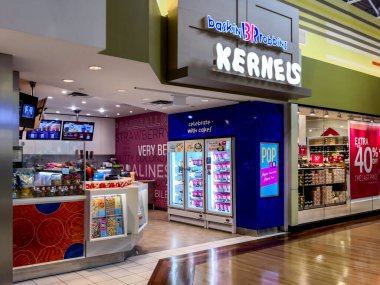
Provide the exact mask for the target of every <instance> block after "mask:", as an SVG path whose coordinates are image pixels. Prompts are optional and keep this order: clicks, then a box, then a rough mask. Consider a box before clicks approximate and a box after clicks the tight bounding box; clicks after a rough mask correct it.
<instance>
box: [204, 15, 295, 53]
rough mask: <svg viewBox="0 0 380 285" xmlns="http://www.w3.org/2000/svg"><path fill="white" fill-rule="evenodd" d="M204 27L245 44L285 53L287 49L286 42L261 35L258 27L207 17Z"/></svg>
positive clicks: (278, 38)
mask: <svg viewBox="0 0 380 285" xmlns="http://www.w3.org/2000/svg"><path fill="white" fill-rule="evenodd" d="M206 25H207V28H208V29H214V30H216V31H218V32H220V33H225V34H231V35H233V36H236V37H238V38H240V39H242V40H243V41H245V42H250V43H255V44H264V45H266V46H270V47H272V46H273V47H279V48H282V49H283V50H285V51H286V50H287V49H288V42H287V41H284V40H282V39H281V38H280V37H276V36H271V35H264V34H262V33H261V32H260V29H259V27H257V26H256V25H255V24H251V23H248V22H241V23H240V25H238V24H236V23H233V22H231V21H230V20H227V21H223V22H221V21H217V20H215V19H213V18H212V17H211V16H210V15H208V16H207V19H206Z"/></svg>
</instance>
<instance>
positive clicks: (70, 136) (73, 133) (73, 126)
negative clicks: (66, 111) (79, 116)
mask: <svg viewBox="0 0 380 285" xmlns="http://www.w3.org/2000/svg"><path fill="white" fill-rule="evenodd" d="M94 128H95V123H88V122H71V121H70V122H69V121H66V122H63V128H62V140H67V141H92V139H93V137H94Z"/></svg>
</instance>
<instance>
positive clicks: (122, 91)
mask: <svg viewBox="0 0 380 285" xmlns="http://www.w3.org/2000/svg"><path fill="white" fill-rule="evenodd" d="M116 91H117V92H120V93H124V92H126V91H127V90H125V89H117V90H116Z"/></svg>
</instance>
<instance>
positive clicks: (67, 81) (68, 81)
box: [62, 79, 74, 83]
mask: <svg viewBox="0 0 380 285" xmlns="http://www.w3.org/2000/svg"><path fill="white" fill-rule="evenodd" d="M62 81H63V82H65V83H73V82H74V80H73V79H63V80H62Z"/></svg>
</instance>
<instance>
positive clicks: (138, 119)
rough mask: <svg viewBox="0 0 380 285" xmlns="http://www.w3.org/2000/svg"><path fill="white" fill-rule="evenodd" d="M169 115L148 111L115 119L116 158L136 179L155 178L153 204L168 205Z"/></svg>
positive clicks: (157, 205)
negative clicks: (127, 166)
mask: <svg viewBox="0 0 380 285" xmlns="http://www.w3.org/2000/svg"><path fill="white" fill-rule="evenodd" d="M167 142H168V115H167V114H163V113H159V112H151V113H147V114H142V115H136V116H130V117H124V118H119V119H117V120H116V157H117V159H118V162H119V163H120V164H122V165H126V164H129V165H130V166H131V171H134V172H135V173H136V180H155V181H156V183H155V185H156V186H155V187H156V189H155V206H156V207H159V208H166V207H167Z"/></svg>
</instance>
